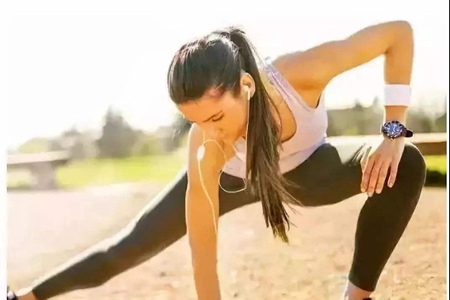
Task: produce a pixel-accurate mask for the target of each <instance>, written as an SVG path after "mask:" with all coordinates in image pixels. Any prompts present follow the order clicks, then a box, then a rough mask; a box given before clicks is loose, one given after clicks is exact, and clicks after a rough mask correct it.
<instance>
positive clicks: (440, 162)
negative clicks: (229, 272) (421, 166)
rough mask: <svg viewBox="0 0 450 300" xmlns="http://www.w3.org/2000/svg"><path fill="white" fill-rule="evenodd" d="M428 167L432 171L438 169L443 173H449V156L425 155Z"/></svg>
mask: <svg viewBox="0 0 450 300" xmlns="http://www.w3.org/2000/svg"><path fill="white" fill-rule="evenodd" d="M425 162H426V164H427V169H428V170H430V171H438V172H439V173H441V174H446V173H447V156H445V155H431V156H425Z"/></svg>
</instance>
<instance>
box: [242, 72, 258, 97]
mask: <svg viewBox="0 0 450 300" xmlns="http://www.w3.org/2000/svg"><path fill="white" fill-rule="evenodd" d="M240 84H241V91H242V93H245V98H246V99H247V100H250V98H251V97H253V95H254V94H255V90H256V86H255V81H254V80H253V77H252V76H251V75H250V74H249V73H244V74H242V76H241V82H240ZM249 96H250V97H249Z"/></svg>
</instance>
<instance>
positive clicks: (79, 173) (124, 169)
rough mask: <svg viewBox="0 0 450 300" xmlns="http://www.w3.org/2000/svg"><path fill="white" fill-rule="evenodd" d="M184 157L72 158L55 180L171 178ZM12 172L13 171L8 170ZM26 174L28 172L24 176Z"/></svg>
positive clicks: (436, 181)
mask: <svg viewBox="0 0 450 300" xmlns="http://www.w3.org/2000/svg"><path fill="white" fill-rule="evenodd" d="M425 160H426V164H427V169H428V175H427V177H428V178H427V183H428V184H430V185H437V186H442V185H445V176H446V173H447V157H446V156H445V155H441V156H426V157H425ZM185 162H186V160H185V157H184V156H183V155H179V154H171V155H157V156H147V157H129V158H123V159H87V160H82V161H74V162H72V163H70V164H68V165H66V166H63V167H60V168H58V169H57V173H56V176H57V181H58V184H59V186H60V187H62V188H78V187H83V186H93V185H105V184H114V183H125V182H127V183H128V182H158V183H164V182H168V181H170V180H171V179H172V178H173V177H174V176H175V175H176V174H177V173H178V172H179V171H180V169H181V168H182V167H183V166H184V165H185ZM11 175H12V174H11ZM27 175H28V176H27ZM30 180H31V178H30V177H29V174H24V173H22V174H21V173H19V174H18V175H13V176H8V180H7V185H8V187H9V188H19V187H22V188H23V187H26V186H27V185H28V184H27V183H28V182H29V181H30Z"/></svg>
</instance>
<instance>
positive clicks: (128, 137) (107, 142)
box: [97, 107, 137, 157]
mask: <svg viewBox="0 0 450 300" xmlns="http://www.w3.org/2000/svg"><path fill="white" fill-rule="evenodd" d="M136 140H137V134H136V133H135V132H134V130H133V129H132V128H131V126H130V125H129V124H128V123H127V122H126V121H125V120H124V119H123V117H122V116H121V115H120V114H119V113H117V112H115V111H114V110H113V109H112V108H111V107H109V108H108V111H107V113H106V115H105V122H104V125H103V128H102V136H101V137H100V139H99V140H98V141H97V145H98V150H99V156H100V157H127V156H130V154H131V153H132V149H133V146H134V143H135V142H136Z"/></svg>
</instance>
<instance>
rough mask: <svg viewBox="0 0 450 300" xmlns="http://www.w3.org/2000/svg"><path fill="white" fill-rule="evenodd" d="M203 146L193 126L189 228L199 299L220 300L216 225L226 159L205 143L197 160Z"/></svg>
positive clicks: (189, 165) (200, 135)
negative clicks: (220, 181) (221, 178)
mask: <svg viewBox="0 0 450 300" xmlns="http://www.w3.org/2000/svg"><path fill="white" fill-rule="evenodd" d="M202 143H203V133H202V131H201V129H200V128H198V127H197V126H195V125H194V126H193V127H192V129H191V131H190V134H189V158H188V187H187V192H186V225H187V234H188V239H189V245H190V248H191V259H192V267H193V273H194V281H195V287H196V290H197V295H198V299H199V300H205V299H206V300H218V299H220V287H219V279H218V275H217V235H216V229H217V227H216V224H218V219H219V185H218V180H219V175H220V173H219V172H220V169H221V168H222V166H223V164H224V163H225V159H224V155H223V153H222V151H221V150H220V148H219V146H218V145H217V144H215V143H214V142H208V143H206V144H205V146H204V147H205V148H204V150H205V152H204V154H203V155H202V157H198V155H197V153H198V152H199V148H200V147H201V146H202ZM200 171H201V172H200ZM205 189H206V191H207V193H208V195H207V194H206V192H205Z"/></svg>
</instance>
